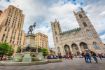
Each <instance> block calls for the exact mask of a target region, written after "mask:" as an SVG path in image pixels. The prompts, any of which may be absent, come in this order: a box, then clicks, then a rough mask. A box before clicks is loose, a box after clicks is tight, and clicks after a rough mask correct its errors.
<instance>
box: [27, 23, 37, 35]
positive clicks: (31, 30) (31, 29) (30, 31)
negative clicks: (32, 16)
mask: <svg viewBox="0 0 105 70" xmlns="http://www.w3.org/2000/svg"><path fill="white" fill-rule="evenodd" d="M35 26H36V23H34V24H33V25H30V26H29V28H28V29H29V31H28V34H32V32H33V28H35Z"/></svg>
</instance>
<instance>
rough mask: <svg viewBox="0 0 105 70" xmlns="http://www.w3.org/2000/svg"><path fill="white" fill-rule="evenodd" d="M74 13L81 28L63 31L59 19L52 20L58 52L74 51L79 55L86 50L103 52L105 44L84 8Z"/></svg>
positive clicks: (62, 53) (73, 52) (64, 53)
mask: <svg viewBox="0 0 105 70" xmlns="http://www.w3.org/2000/svg"><path fill="white" fill-rule="evenodd" d="M74 15H75V17H76V19H77V22H78V24H79V28H75V29H73V30H69V31H65V32H62V31H61V27H60V24H59V21H57V20H55V21H54V22H51V26H52V32H53V39H54V45H55V47H56V54H61V55H66V54H68V53H72V54H73V55H78V54H79V53H82V52H84V51H85V50H92V51H95V52H97V53H103V52H104V50H103V47H104V44H103V43H102V41H101V39H100V38H99V35H98V34H97V32H96V30H95V29H94V27H93V25H92V24H91V21H90V20H89V18H88V17H87V15H86V14H85V12H84V10H83V9H82V8H81V10H80V11H78V12H74Z"/></svg>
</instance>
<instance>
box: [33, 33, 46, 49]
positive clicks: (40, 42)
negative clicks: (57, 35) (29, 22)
mask: <svg viewBox="0 0 105 70" xmlns="http://www.w3.org/2000/svg"><path fill="white" fill-rule="evenodd" d="M35 46H36V47H37V48H46V49H48V36H47V35H45V34H43V33H40V32H39V33H36V34H35Z"/></svg>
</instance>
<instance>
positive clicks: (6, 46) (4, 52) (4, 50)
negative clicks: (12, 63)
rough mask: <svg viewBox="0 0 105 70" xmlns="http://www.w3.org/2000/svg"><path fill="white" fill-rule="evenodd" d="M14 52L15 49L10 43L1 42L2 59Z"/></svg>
mask: <svg viewBox="0 0 105 70" xmlns="http://www.w3.org/2000/svg"><path fill="white" fill-rule="evenodd" d="M13 52H14V49H13V48H12V46H10V45H9V44H8V43H0V56H1V59H2V57H3V56H4V55H6V56H11V55H12V54H13Z"/></svg>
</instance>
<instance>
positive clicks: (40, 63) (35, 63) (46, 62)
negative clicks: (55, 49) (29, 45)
mask: <svg viewBox="0 0 105 70" xmlns="http://www.w3.org/2000/svg"><path fill="white" fill-rule="evenodd" d="M57 62H62V60H48V61H35V62H31V63H30V62H4V61H1V62H0V66H30V65H42V64H48V63H57Z"/></svg>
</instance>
